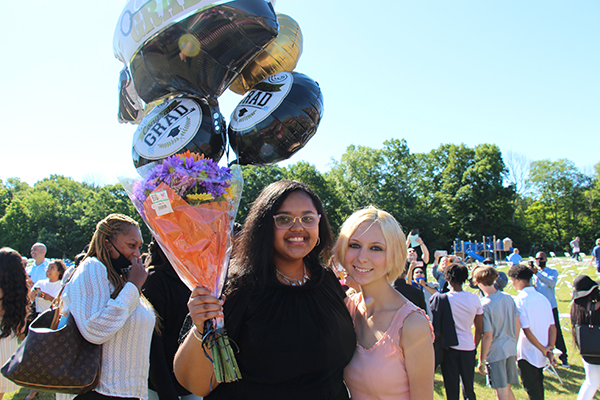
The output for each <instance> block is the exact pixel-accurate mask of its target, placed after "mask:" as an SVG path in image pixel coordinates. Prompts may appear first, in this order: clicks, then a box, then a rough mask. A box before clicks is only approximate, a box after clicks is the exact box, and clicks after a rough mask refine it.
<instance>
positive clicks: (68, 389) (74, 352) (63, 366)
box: [0, 284, 102, 394]
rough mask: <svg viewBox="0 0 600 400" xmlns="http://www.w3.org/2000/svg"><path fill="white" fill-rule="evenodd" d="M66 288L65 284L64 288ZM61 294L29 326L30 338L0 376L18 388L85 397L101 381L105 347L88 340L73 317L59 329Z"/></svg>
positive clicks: (9, 361) (28, 336)
mask: <svg viewBox="0 0 600 400" xmlns="http://www.w3.org/2000/svg"><path fill="white" fill-rule="evenodd" d="M65 285H66V284H65ZM65 285H63V287H62V289H61V291H60V293H59V294H58V296H56V298H55V301H54V302H53V303H52V306H51V307H50V309H49V310H46V311H44V312H43V313H41V314H40V315H39V316H38V317H37V318H36V319H35V320H34V321H33V322H32V323H31V325H30V326H29V331H28V333H27V337H26V338H25V340H23V342H22V343H21V345H20V346H19V347H18V348H17V351H16V352H15V353H14V354H13V355H12V357H11V358H10V359H9V360H8V361H7V362H6V363H5V364H4V366H3V367H2V369H1V370H0V372H2V375H4V376H5V377H6V378H7V379H10V380H11V381H13V382H14V383H16V384H17V385H19V386H23V387H25V388H29V389H34V390H42V391H45V392H55V393H71V394H82V393H87V392H89V391H91V390H92V389H93V388H95V387H96V386H97V385H98V382H99V380H100V366H101V362H102V346H101V345H97V344H92V343H90V342H88V341H87V340H85V339H84V338H83V336H82V335H81V333H80V332H79V329H77V325H76V324H75V319H74V318H73V316H72V315H71V314H69V315H68V316H67V317H66V324H64V325H63V326H59V321H60V316H61V306H60V297H61V295H62V292H63V290H64V288H65Z"/></svg>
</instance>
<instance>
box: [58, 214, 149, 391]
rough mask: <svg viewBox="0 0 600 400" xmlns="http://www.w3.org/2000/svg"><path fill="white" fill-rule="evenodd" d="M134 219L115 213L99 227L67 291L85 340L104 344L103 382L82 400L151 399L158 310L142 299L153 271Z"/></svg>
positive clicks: (68, 299)
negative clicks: (152, 348)
mask: <svg viewBox="0 0 600 400" xmlns="http://www.w3.org/2000/svg"><path fill="white" fill-rule="evenodd" d="M141 246H142V235H141V233H140V229H139V226H138V224H137V222H135V220H133V219H131V218H129V217H127V216H125V215H121V214H111V215H109V216H108V217H106V218H105V219H103V220H102V221H100V222H99V223H98V225H96V231H95V232H94V236H93V237H92V241H91V243H90V249H89V251H88V253H87V255H86V256H85V258H84V260H83V261H82V262H81V264H80V265H79V266H78V267H77V269H76V270H75V272H74V273H73V277H72V278H71V281H70V282H69V284H68V285H67V288H66V290H65V292H66V295H65V300H66V302H67V304H68V308H69V311H70V312H71V313H72V314H73V317H74V319H75V322H76V323H77V327H78V328H79V331H80V332H81V334H82V335H83V337H84V338H85V339H86V340H88V341H89V342H92V343H97V344H101V345H102V368H101V375H100V383H99V384H98V386H97V387H96V388H95V389H94V390H93V391H91V392H89V393H86V394H83V395H79V396H78V397H77V399H81V400H83V399H85V400H95V399H107V398H137V399H147V397H148V365H149V354H150V341H151V338H152V330H153V328H154V323H155V316H154V311H153V309H152V307H151V306H150V304H149V303H148V301H147V300H146V299H145V298H144V297H143V296H141V288H142V285H143V284H144V282H145V281H146V277H147V276H148V273H147V272H146V269H145V268H144V265H143V263H142V261H141V259H140V248H141Z"/></svg>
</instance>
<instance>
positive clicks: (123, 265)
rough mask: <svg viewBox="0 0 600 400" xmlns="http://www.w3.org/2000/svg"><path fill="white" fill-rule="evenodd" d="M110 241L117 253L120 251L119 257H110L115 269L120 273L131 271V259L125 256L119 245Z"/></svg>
mask: <svg viewBox="0 0 600 400" xmlns="http://www.w3.org/2000/svg"><path fill="white" fill-rule="evenodd" d="M108 242H109V243H110V244H112V246H113V248H114V249H115V250H116V251H117V253H119V258H112V257H111V258H110V262H111V264H112V266H113V268H114V269H115V271H117V273H118V274H121V275H124V274H127V272H129V269H130V268H131V261H129V260H128V259H127V257H125V256H124V255H123V253H121V252H120V251H119V249H117V246H115V245H114V244H113V242H111V241H110V240H109V241H108Z"/></svg>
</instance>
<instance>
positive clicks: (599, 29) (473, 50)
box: [0, 0, 600, 184]
mask: <svg viewBox="0 0 600 400" xmlns="http://www.w3.org/2000/svg"><path fill="white" fill-rule="evenodd" d="M124 5H125V1H122V0H103V1H101V2H100V1H90V0H52V1H50V0H32V1H29V2H27V3H26V5H25V3H23V2H3V4H2V8H3V10H4V13H3V14H4V16H5V18H4V22H3V23H2V25H1V26H0V34H1V35H2V37H3V38H4V39H3V40H2V42H3V57H2V59H3V62H2V63H1V64H0V76H2V85H1V87H2V89H3V96H2V98H1V99H0V107H1V109H2V110H3V112H2V136H1V137H2V143H3V146H2V148H3V150H4V151H3V152H2V157H0V179H3V180H5V179H6V178H8V177H19V178H21V180H23V181H26V182H28V183H29V184H33V183H35V182H36V181H38V180H40V179H42V178H45V177H48V176H49V175H50V174H61V175H66V176H70V177H73V178H74V179H76V180H79V181H82V180H85V181H88V182H96V183H100V184H105V183H114V182H116V180H117V177H118V176H123V175H129V176H131V175H133V174H135V171H134V168H133V164H132V162H131V141H132V137H133V133H134V131H135V129H136V126H135V125H130V124H126V125H123V124H119V123H118V122H117V117H116V116H117V105H118V93H117V88H118V77H119V71H120V70H121V68H122V64H121V62H120V61H118V60H117V59H116V58H114V56H113V54H112V39H113V32H114V28H115V25H116V22H117V19H118V17H119V15H120V13H121V11H122V9H123V7H124ZM275 9H276V11H278V12H281V13H285V14H288V15H289V16H291V17H292V18H294V19H295V20H296V21H297V22H298V23H299V25H300V28H301V29H302V33H303V35H304V51H303V54H302V56H301V57H300V62H299V63H298V66H297V67H296V71H298V72H302V73H304V74H306V75H308V76H310V77H311V78H313V79H314V80H316V81H318V82H319V84H320V86H321V89H322V91H323V95H324V104H325V113H324V118H323V120H322V122H321V125H320V127H319V130H318V132H317V134H316V135H315V136H314V137H313V138H312V139H311V141H310V142H309V143H308V144H307V145H306V146H305V147H304V148H303V149H302V150H300V151H299V152H298V153H297V154H296V155H295V156H293V157H292V158H291V159H289V160H286V161H284V162H282V163H280V165H288V164H289V163H294V162H297V161H300V160H304V161H307V162H309V163H311V164H314V165H315V166H316V167H317V168H318V169H319V170H321V171H326V170H328V168H329V165H330V163H331V160H332V159H335V160H339V159H340V158H341V155H342V154H343V153H344V152H345V150H346V148H347V146H348V145H350V144H355V145H363V146H369V147H374V148H381V147H382V146H383V142H384V141H385V140H387V139H391V138H405V139H406V140H407V142H408V146H409V148H410V149H411V151H412V152H428V151H430V150H431V149H434V148H437V147H438V146H439V145H440V144H443V143H465V144H466V145H468V146H470V147H473V146H475V145H477V144H480V143H495V144H497V145H498V146H499V147H500V149H501V150H502V151H503V153H507V152H513V153H517V154H520V155H522V156H524V157H527V158H528V159H531V160H539V159H551V160H556V159H559V158H568V159H570V160H572V161H574V162H575V164H576V165H577V166H578V167H579V168H580V169H581V170H582V171H583V172H587V173H591V169H592V167H593V165H594V164H596V163H598V162H599V161H600V156H599V154H600V146H599V145H600V139H599V137H600V50H599V44H600V24H599V23H598V21H600V2H598V1H597V0H578V1H575V2H567V1H553V0H544V1H534V0H529V1H516V0H502V1H499V0H498V1H472V0H471V1H455V0H443V1H442V0H439V1H434V0H429V1H426V0H394V1H388V0H385V1H372V2H366V1H357V0H346V1H341V0H327V1H322V0H318V1H317V0H304V1H297V0H278V1H277V2H276V4H275ZM240 100H241V97H240V96H238V95H236V94H234V93H232V92H230V91H227V92H226V93H225V94H224V95H223V96H221V97H220V98H219V103H220V107H221V111H222V113H223V114H224V115H225V117H226V119H227V120H229V116H230V114H231V112H232V111H233V109H234V108H235V106H236V104H237V102H238V101H240ZM230 158H233V157H232V156H230Z"/></svg>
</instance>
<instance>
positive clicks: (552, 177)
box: [526, 159, 589, 246]
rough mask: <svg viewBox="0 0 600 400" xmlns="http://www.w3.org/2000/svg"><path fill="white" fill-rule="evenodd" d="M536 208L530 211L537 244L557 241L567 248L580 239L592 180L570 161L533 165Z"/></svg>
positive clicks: (529, 214)
mask: <svg viewBox="0 0 600 400" xmlns="http://www.w3.org/2000/svg"><path fill="white" fill-rule="evenodd" d="M530 181H531V183H532V185H533V191H532V198H533V199H534V202H533V204H532V205H531V206H530V207H529V209H528V210H527V213H526V214H527V217H528V219H529V221H528V223H529V225H530V227H531V228H533V229H535V230H536V231H538V232H537V235H536V236H537V239H538V240H537V241H538V242H543V241H555V242H558V243H560V244H563V245H565V246H566V243H568V242H569V240H570V238H572V236H575V235H578V234H579V230H580V228H581V221H582V220H583V219H585V214H584V212H583V211H584V210H585V209H586V207H585V199H584V191H585V188H586V186H589V180H588V179H586V177H585V176H584V175H583V174H581V173H580V172H579V171H578V170H577V168H576V167H575V164H574V163H573V162H572V161H570V160H567V159H560V160H557V161H550V160H541V161H534V162H532V163H531V170H530Z"/></svg>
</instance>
